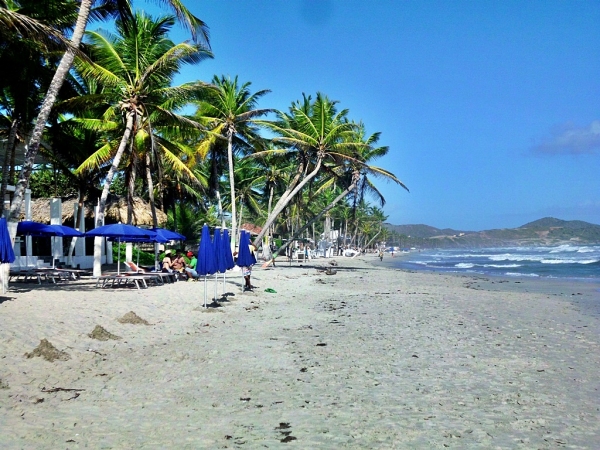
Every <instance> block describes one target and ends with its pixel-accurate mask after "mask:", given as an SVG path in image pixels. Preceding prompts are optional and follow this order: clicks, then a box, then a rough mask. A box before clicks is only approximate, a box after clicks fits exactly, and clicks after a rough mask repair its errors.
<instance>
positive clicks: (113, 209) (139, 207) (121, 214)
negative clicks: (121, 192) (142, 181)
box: [21, 196, 167, 226]
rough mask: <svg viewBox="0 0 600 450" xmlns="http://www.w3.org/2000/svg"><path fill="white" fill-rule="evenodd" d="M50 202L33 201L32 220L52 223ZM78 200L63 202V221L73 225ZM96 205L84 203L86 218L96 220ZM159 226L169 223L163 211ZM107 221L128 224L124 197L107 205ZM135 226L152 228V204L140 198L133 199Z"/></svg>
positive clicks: (72, 199)
mask: <svg viewBox="0 0 600 450" xmlns="http://www.w3.org/2000/svg"><path fill="white" fill-rule="evenodd" d="M50 200H51V199H49V198H36V199H32V200H31V220H33V221H35V222H41V223H50ZM75 203H77V199H76V198H70V199H67V200H63V201H62V221H63V223H65V222H70V223H73V211H74V209H75V208H74V205H75ZM95 206H96V205H95V204H93V203H90V202H84V207H85V218H86V219H93V218H94V208H95ZM156 216H157V219H158V225H159V226H160V225H163V224H165V223H166V222H167V215H166V214H165V213H164V212H162V211H161V210H159V209H157V210H156ZM24 219H25V213H24V212H22V213H21V220H24ZM105 219H106V222H107V223H118V222H121V223H126V222H127V199H125V198H123V197H114V196H113V197H112V198H111V200H109V201H108V202H107V204H106V212H105ZM132 222H133V225H146V226H152V225H153V223H152V210H151V208H150V204H149V203H147V202H146V201H144V200H143V199H141V198H139V197H134V199H133V220H132Z"/></svg>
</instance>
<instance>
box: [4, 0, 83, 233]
mask: <svg viewBox="0 0 600 450" xmlns="http://www.w3.org/2000/svg"><path fill="white" fill-rule="evenodd" d="M91 7H92V0H81V3H80V6H79V14H78V16H77V22H76V24H75V29H74V30H73V36H72V37H71V46H72V48H69V49H67V51H66V52H65V54H64V55H63V57H62V59H61V60H60V64H59V65H58V68H57V69H56V72H55V73H54V77H53V78H52V81H51V83H50V87H49V88H48V92H47V93H46V97H45V98H44V101H43V103H42V106H41V108H40V112H39V114H38V117H37V120H36V123H35V127H34V129H33V133H32V135H31V140H30V141H29V147H28V149H27V153H26V154H25V159H24V161H23V167H22V169H21V174H20V175H19V181H18V182H17V185H16V187H15V194H14V196H13V201H12V205H11V208H10V214H9V216H8V222H9V227H8V228H9V232H10V238H11V241H12V242H13V243H14V241H15V236H16V235H17V220H18V218H19V214H20V212H21V207H22V205H23V199H24V197H25V189H26V188H27V185H28V183H29V177H30V176H31V171H32V170H33V164H34V162H35V157H36V156H37V153H38V150H39V148H40V142H41V140H42V133H43V132H44V128H45V126H46V122H47V121H48V118H49V117H50V112H51V110H52V106H53V105H54V102H55V101H56V97H57V96H58V92H59V91H60V88H61V86H62V85H63V83H64V81H65V79H66V77H67V75H68V73H69V70H70V69H71V66H72V65H73V60H74V59H75V52H74V49H77V48H79V45H80V44H81V40H82V38H83V34H84V32H85V27H86V25H87V21H88V18H89V15H90V9H91Z"/></svg>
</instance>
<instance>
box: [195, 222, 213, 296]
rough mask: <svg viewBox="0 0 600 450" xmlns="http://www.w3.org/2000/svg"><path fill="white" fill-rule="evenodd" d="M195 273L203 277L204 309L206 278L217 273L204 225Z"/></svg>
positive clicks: (207, 230) (206, 228)
mask: <svg viewBox="0 0 600 450" xmlns="http://www.w3.org/2000/svg"><path fill="white" fill-rule="evenodd" d="M196 272H198V275H202V276H204V307H205V308H206V296H207V292H206V277H207V276H208V275H212V274H213V273H216V272H217V260H216V258H215V250H214V247H213V245H212V242H211V240H210V230H209V228H208V225H206V224H204V226H203V227H202V235H201V237H200V246H199V247H198V262H197V263H196Z"/></svg>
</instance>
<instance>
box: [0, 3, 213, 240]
mask: <svg viewBox="0 0 600 450" xmlns="http://www.w3.org/2000/svg"><path fill="white" fill-rule="evenodd" d="M157 1H158V0H157ZM94 3H97V4H98V5H97V6H98V8H97V13H98V16H99V17H102V16H103V15H104V16H106V15H109V14H113V15H115V14H119V15H120V16H121V17H122V20H128V18H131V16H132V14H131V9H130V5H129V3H130V2H129V0H102V1H100V0H99V1H98V2H94V1H93V0H81V2H80V4H79V13H78V16H77V21H76V23H75V28H74V31H73V34H72V36H71V41H70V42H71V46H70V47H69V48H68V49H67V51H66V52H65V53H64V55H63V57H62V59H61V61H60V63H59V65H58V67H57V69H56V72H55V73H54V77H53V78H52V81H51V83H50V86H49V88H48V92H47V93H46V96H45V98H44V101H43V102H42V106H41V107H40V111H39V114H38V117H37V120H36V124H35V127H34V129H33V132H32V135H31V139H30V141H29V146H28V149H27V153H26V154H25V159H24V162H23V166H22V169H21V174H20V175H19V181H18V182H17V185H16V186H15V193H14V196H13V202H12V205H11V210H10V215H9V229H10V235H11V239H12V240H13V241H14V238H15V236H16V231H17V227H16V225H17V224H16V221H17V218H18V215H19V213H20V211H21V206H22V204H23V198H24V194H25V189H26V187H27V184H28V182H29V177H30V175H31V171H32V169H33V164H34V161H35V157H36V156H37V153H38V150H39V146H40V142H41V139H42V133H43V131H44V127H45V126H46V122H47V121H48V118H49V117H50V112H51V110H52V107H53V105H54V102H55V101H56V98H57V96H58V92H59V91H60V89H61V87H62V85H63V83H64V81H65V79H66V78H67V75H68V73H69V70H70V69H71V66H72V65H73V61H74V59H75V54H76V50H77V49H79V46H80V45H81V41H82V39H83V35H84V33H85V29H86V26H87V22H88V19H89V17H90V13H92V6H93V4H94ZM161 3H163V4H166V5H168V6H170V7H171V8H172V9H173V10H174V11H175V13H176V15H177V17H178V18H179V20H180V21H181V22H182V23H183V24H184V25H185V26H186V27H187V28H189V29H190V30H191V32H192V36H193V37H194V39H195V40H198V41H199V42H206V43H207V44H208V29H207V27H206V24H205V23H204V22H202V21H201V20H200V19H198V18H197V17H195V16H194V15H192V14H191V13H190V12H189V11H188V10H187V8H186V7H185V6H184V5H183V4H182V3H181V1H180V0H162V2H161ZM11 19H12V16H10V15H9V14H8V13H7V10H6V9H4V8H1V9H0V20H1V21H3V22H4V21H10V20H11Z"/></svg>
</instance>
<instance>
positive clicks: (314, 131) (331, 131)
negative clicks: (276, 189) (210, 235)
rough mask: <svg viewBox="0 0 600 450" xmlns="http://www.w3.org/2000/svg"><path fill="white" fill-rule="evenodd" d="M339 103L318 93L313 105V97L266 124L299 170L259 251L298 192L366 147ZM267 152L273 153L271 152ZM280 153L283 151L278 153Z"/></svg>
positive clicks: (268, 223)
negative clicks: (326, 169)
mask: <svg viewBox="0 0 600 450" xmlns="http://www.w3.org/2000/svg"><path fill="white" fill-rule="evenodd" d="M336 104H337V102H336V101H332V100H329V99H328V98H327V96H325V95H323V94H321V93H317V96H316V98H315V101H314V102H313V101H312V99H311V97H310V96H306V95H304V96H303V100H302V101H298V102H294V103H292V106H291V107H290V110H289V113H283V112H278V116H279V118H278V120H277V121H275V122H263V124H264V125H265V126H267V127H269V128H270V129H271V131H273V132H274V133H276V134H277V135H278V136H276V137H275V138H273V142H275V143H276V144H282V145H287V146H288V149H289V151H290V152H292V153H293V154H295V155H296V158H297V159H296V161H297V162H296V170H295V172H294V175H293V178H292V180H291V182H290V184H289V185H288V187H287V189H286V190H285V192H284V193H283V194H282V196H281V197H280V198H279V200H278V201H277V203H276V204H275V206H274V207H273V211H271V214H270V215H269V217H268V218H267V220H266V222H265V224H264V225H263V229H262V231H261V232H260V233H259V234H258V236H257V237H256V238H255V240H254V245H255V246H256V247H257V248H258V246H259V245H260V243H261V240H262V238H263V236H264V234H265V233H266V232H267V229H268V228H269V227H270V226H271V224H272V223H273V222H274V221H275V219H276V218H277V216H278V215H279V214H280V213H281V212H282V211H283V210H284V209H285V208H286V206H287V205H288V204H289V203H290V201H291V200H292V199H293V198H294V197H295V196H296V195H297V194H298V192H299V191H300V190H301V189H302V188H303V187H304V186H305V185H306V184H307V183H308V182H309V181H311V180H313V179H314V178H315V177H316V176H317V175H318V174H319V173H320V172H321V171H322V165H323V163H324V162H327V161H338V162H341V161H344V160H348V159H352V156H351V151H352V149H354V148H358V147H362V146H363V145H364V144H363V142H361V141H360V140H356V139H354V137H356V133H355V131H356V124H354V123H352V122H349V121H348V120H347V115H348V110H342V111H338V110H337V107H336ZM266 152H269V153H273V151H272V150H268V151H266ZM278 152H280V151H278Z"/></svg>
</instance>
